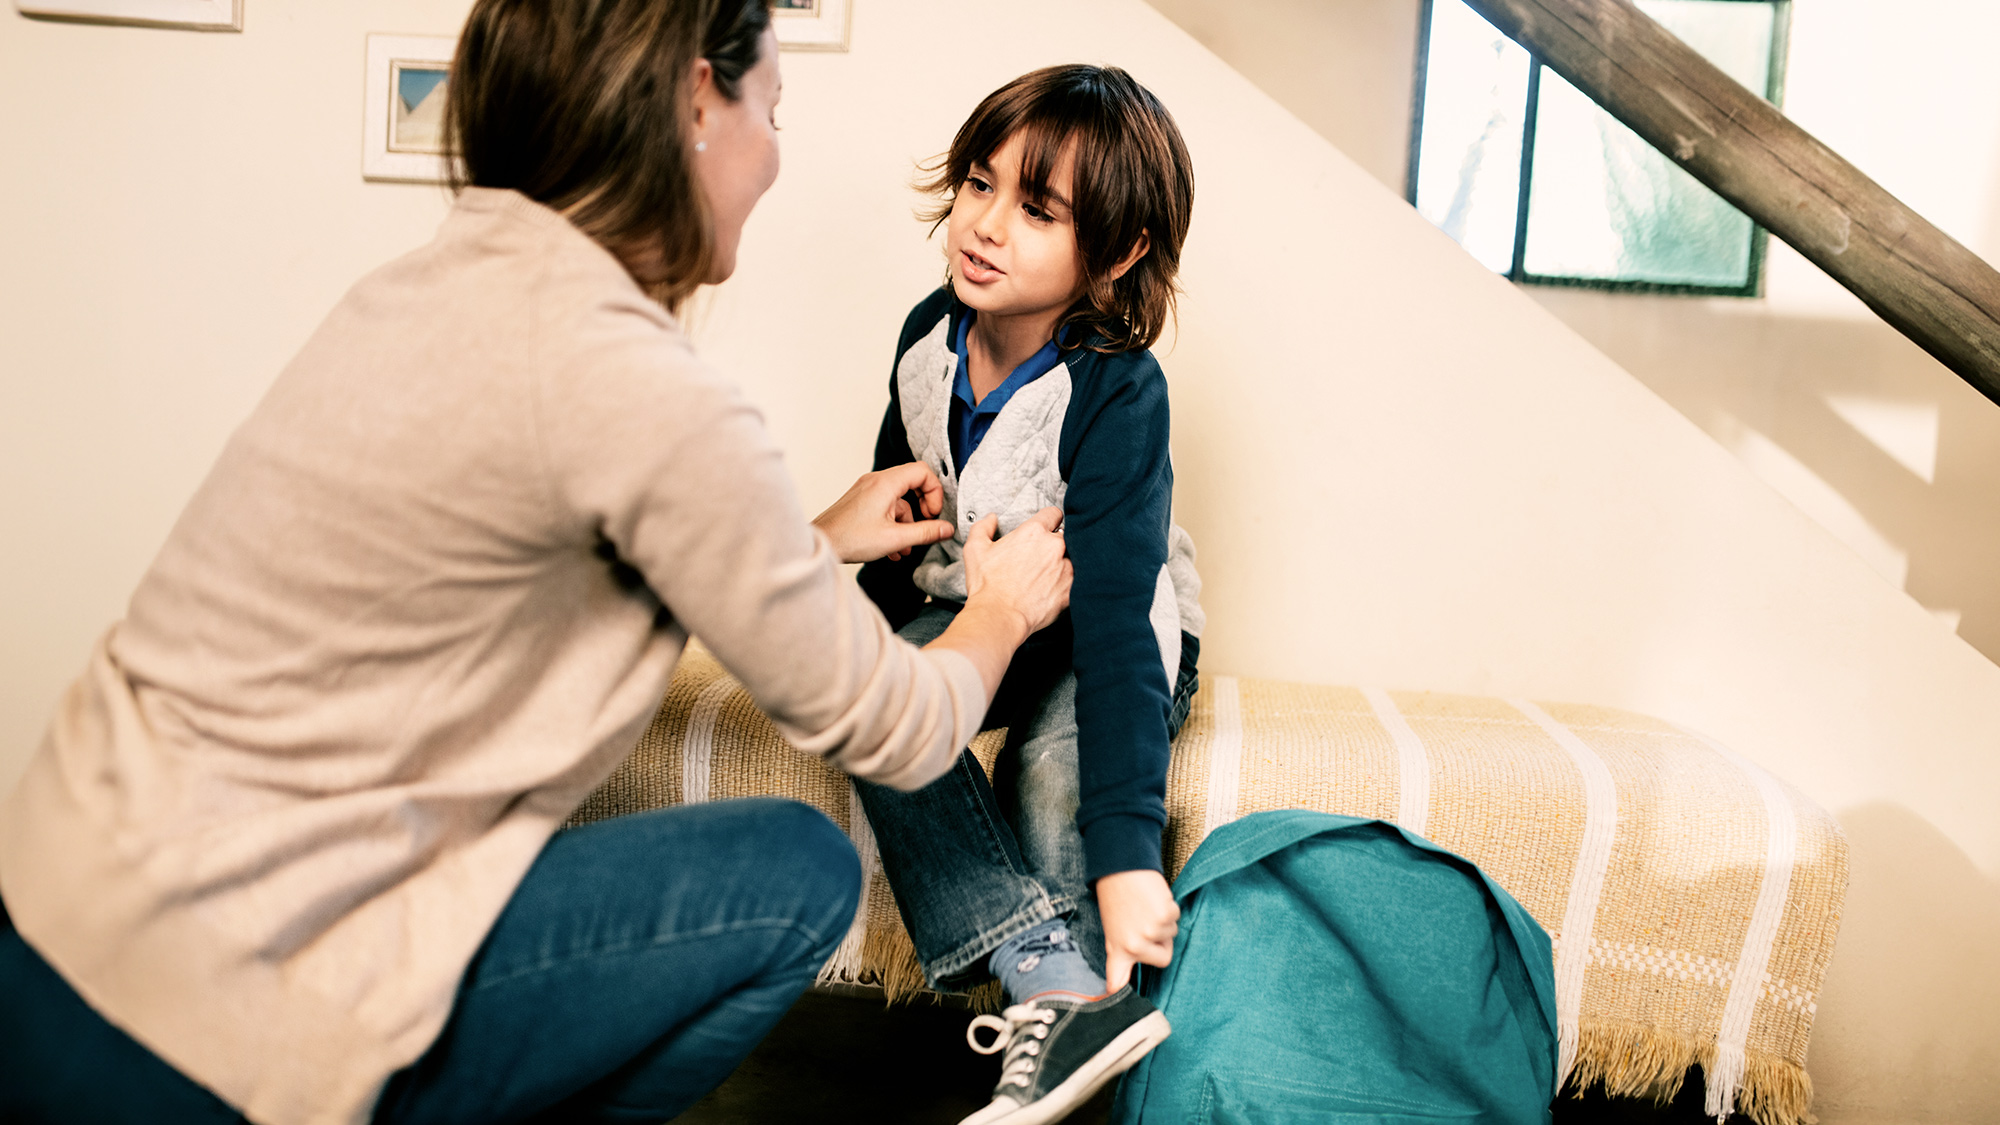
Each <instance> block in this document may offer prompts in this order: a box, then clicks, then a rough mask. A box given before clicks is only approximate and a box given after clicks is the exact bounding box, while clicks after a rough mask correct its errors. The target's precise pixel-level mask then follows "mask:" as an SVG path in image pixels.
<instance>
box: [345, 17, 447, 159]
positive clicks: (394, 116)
mask: <svg viewBox="0 0 2000 1125" xmlns="http://www.w3.org/2000/svg"><path fill="white" fill-rule="evenodd" d="M457 46H458V40H456V39H454V38H453V37H451V36H449V35H378V34H370V35H369V36H368V87H367V91H366V94H365V96H364V97H363V99H362V101H363V104H364V109H365V112H366V113H367V118H366V121H365V123H364V125H363V127H362V131H361V136H362V152H361V176H362V178H363V179H368V180H386V181H391V182H398V183H416V184H440V183H443V182H444V181H445V178H446V176H445V173H446V172H447V170H448V165H447V164H446V158H445V152H444V101H445V88H446V83H447V82H448V81H449V79H450V77H451V56H452V52H453V50H455V49H456V48H457Z"/></svg>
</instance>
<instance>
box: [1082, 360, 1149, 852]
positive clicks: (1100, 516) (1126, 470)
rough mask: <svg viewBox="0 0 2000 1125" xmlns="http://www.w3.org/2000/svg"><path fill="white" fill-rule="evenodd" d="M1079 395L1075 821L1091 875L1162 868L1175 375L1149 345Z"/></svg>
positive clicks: (1109, 363)
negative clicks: (1155, 621) (1162, 607)
mask: <svg viewBox="0 0 2000 1125" xmlns="http://www.w3.org/2000/svg"><path fill="white" fill-rule="evenodd" d="M1092 367H1094V368H1095V370H1094V371H1092V372H1091V374H1092V375H1093V376H1097V378H1093V379H1092V380H1091V382H1092V383H1093V384H1095V385H1093V386H1090V387H1089V388H1088V389H1087V390H1086V391H1085V392H1084V393H1083V394H1080V395H1077V396H1074V397H1072V399H1071V402H1070V410H1071V413H1070V417H1068V418H1066V419H1065V420H1064V425H1063V442H1062V444H1063V446H1064V448H1063V449H1062V451H1061V452H1060V453H1059V458H1060V461H1061V463H1062V464H1063V465H1064V466H1066V469H1067V471H1066V474H1065V475H1066V476H1067V477H1068V481H1069V487H1068V492H1067V493H1066V496H1065V499H1064V503H1063V507H1064V509H1065V515H1064V524H1063V537H1064V539H1065V540H1066V541H1067V542H1068V544H1069V554H1070V559H1071V561H1072V562H1073V563H1074V564H1075V566H1076V577H1075V581H1074V584H1073V585H1072V587H1071V589H1070V611H1069V612H1070V618H1071V622H1072V625H1073V627H1074V629H1075V637H1076V639H1075V644H1074V655H1073V658H1072V659H1073V663H1074V666H1075V669H1076V725H1077V740H1078V747H1077V757H1078V766H1079V773H1080V775H1081V777H1080V780H1081V782H1082V791H1081V805H1080V807H1079V808H1078V810H1077V818H1076V820H1077V827H1078V828H1079V829H1081V830H1082V832H1083V849H1084V866H1085V874H1086V877H1087V878H1090V879H1092V880H1095V879H1097V878H1099V877H1100V876H1104V875H1109V874H1112V873H1114V872H1118V871H1131V870H1138V869H1145V868H1150V869H1152V870H1160V833H1161V831H1162V830H1163V829H1164V828H1165V827H1166V823H1167V813H1166V789H1167V759H1168V750H1169V747H1168V739H1167V714H1168V710H1169V707H1170V704H1171V691H1172V689H1171V687H1170V686H1169V685H1168V683H1167V674H1166V668H1165V664H1164V660H1163V657H1162V654H1161V651H1160V642H1159V639H1158V637H1157V636H1156V634H1155V633H1154V631H1153V626H1152V622H1151V610H1152V607H1153V596H1154V593H1155V591H1156V590H1157V589H1158V584H1159V578H1160V570H1161V568H1162V567H1163V566H1165V565H1166V562H1167V536H1168V531H1169V528H1170V526H1171V522H1170V521H1171V519H1172V501H1173V484H1174V482H1173V468H1172V466H1171V464H1170V462H1169V460H1168V455H1167V451H1168V438H1169V429H1170V427H1169V419H1168V408H1167V384H1166V378H1165V377H1164V376H1163V375H1162V374H1161V373H1160V369H1159V365H1158V364H1157V363H1156V362H1155V361H1154V360H1153V358H1152V356H1151V354H1150V353H1143V352H1142V353H1139V354H1138V355H1136V356H1135V355H1125V356H1116V357H1103V358H1102V359H1101V360H1100V361H1099V362H1097V363H1095V364H1092Z"/></svg>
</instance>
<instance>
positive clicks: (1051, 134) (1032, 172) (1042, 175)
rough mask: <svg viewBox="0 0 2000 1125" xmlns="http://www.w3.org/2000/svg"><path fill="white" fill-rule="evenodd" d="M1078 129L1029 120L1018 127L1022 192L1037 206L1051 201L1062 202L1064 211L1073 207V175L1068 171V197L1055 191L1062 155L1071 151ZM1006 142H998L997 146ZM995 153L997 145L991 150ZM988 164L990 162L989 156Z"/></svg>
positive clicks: (1072, 125)
mask: <svg viewBox="0 0 2000 1125" xmlns="http://www.w3.org/2000/svg"><path fill="white" fill-rule="evenodd" d="M1077 132H1078V129H1077V125H1076V123H1075V122H1070V121H1056V120H1048V119H1041V120H1036V119H1032V118H1031V119H1029V120H1026V121H1023V122H1022V123H1021V127H1020V129H1019V130H1017V135H1018V136H1019V137H1020V138H1021V190H1022V191H1023V192H1024V193H1025V194H1026V195H1027V196H1028V198H1030V199H1032V200H1034V201H1035V202H1037V203H1045V202H1047V201H1048V200H1050V199H1061V200H1062V202H1063V205H1064V206H1065V207H1069V208H1072V209H1074V208H1075V206H1076V199H1075V196H1076V193H1077V190H1078V185H1077V183H1076V171H1075V169H1072V170H1071V171H1070V184H1069V192H1068V195H1064V193H1062V192H1059V191H1057V190H1056V189H1055V184H1054V181H1055V178H1056V170H1057V169H1058V168H1060V167H1061V166H1062V158H1063V153H1064V152H1065V151H1067V150H1071V149H1073V147H1074V142H1075V140H1076V136H1077ZM1006 142H1007V139H1006V138H1005V137H1003V138H1001V140H1000V144H1005V143H1006ZM994 148H995V149H998V148H999V145H995V146H994ZM985 159H986V160H987V161H989V162H990V161H991V160H992V159H993V157H992V154H991V153H988V154H987V155H986V157H985Z"/></svg>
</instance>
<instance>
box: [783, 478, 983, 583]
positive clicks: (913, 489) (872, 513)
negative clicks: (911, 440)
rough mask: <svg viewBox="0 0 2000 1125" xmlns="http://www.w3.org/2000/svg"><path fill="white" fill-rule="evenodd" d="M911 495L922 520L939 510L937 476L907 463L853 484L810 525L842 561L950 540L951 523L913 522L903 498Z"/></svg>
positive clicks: (941, 498)
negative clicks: (824, 537) (816, 528)
mask: <svg viewBox="0 0 2000 1125" xmlns="http://www.w3.org/2000/svg"><path fill="white" fill-rule="evenodd" d="M912 493H914V494H916V496H917V503H916V507H917V508H918V509H921V510H922V511H923V513H924V515H925V516H926V517H929V516H935V515H937V514H938V513H939V512H940V511H942V510H944V486H943V485H941V484H939V483H938V479H937V474H936V473H933V472H932V471H931V469H930V466H928V465H925V464H924V463H922V462H920V461H912V462H910V463H909V464H907V465H897V466H894V467H892V468H887V469H883V470H881V471H880V472H874V473H868V474H867V475H865V476H863V477H862V478H861V479H859V480H857V481H855V482H854V487H852V488H850V489H848V490H847V494H846V495H844V496H842V497H841V498H840V499H839V500H836V501H834V503H833V506H832V507H830V508H828V509H827V510H826V511H824V512H821V513H820V514H819V517H818V518H817V519H815V520H813V524H814V525H815V526H817V527H818V528H819V529H820V530H821V531H824V532H825V533H826V537H827V538H828V539H830V540H832V541H833V547H834V550H835V551H837V552H838V553H839V555H840V558H841V561H843V562H869V561H871V560H874V559H879V558H884V557H891V556H894V557H901V556H902V555H905V554H908V552H909V551H910V550H911V548H914V547H924V546H929V545H930V544H932V543H936V542H938V541H940V540H943V539H949V538H951V535H952V531H953V529H952V526H951V525H950V524H948V523H943V522H941V521H936V520H930V519H923V520H919V519H917V518H916V512H915V511H913V510H912V508H911V505H910V502H909V501H908V500H906V499H905V497H906V496H908V495H910V494H912ZM913 529H914V530H913Z"/></svg>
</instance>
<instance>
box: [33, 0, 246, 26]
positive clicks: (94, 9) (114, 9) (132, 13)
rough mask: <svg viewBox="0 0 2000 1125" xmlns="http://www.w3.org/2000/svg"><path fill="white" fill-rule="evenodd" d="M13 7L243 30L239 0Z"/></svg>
mask: <svg viewBox="0 0 2000 1125" xmlns="http://www.w3.org/2000/svg"><path fill="white" fill-rule="evenodd" d="M14 7H15V8H17V9H19V10H20V12H21V14H22V15H24V16H36V17H39V18H41V19H51V20H75V21H77V22H80V23H132V24H138V25H140V26H142V27H181V28H187V29H190V30H193V31H242V30H243V0H14Z"/></svg>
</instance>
